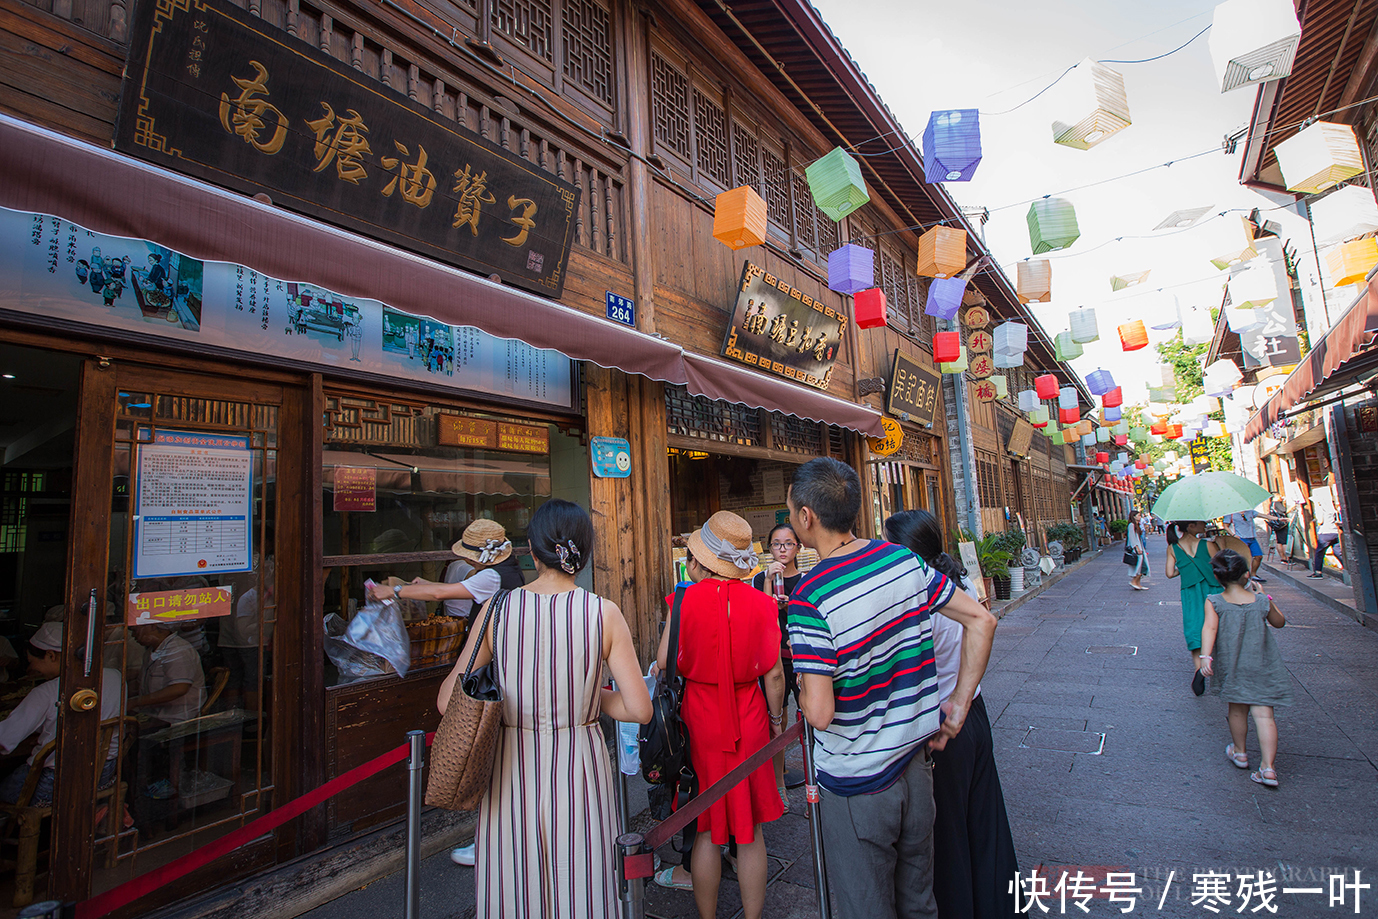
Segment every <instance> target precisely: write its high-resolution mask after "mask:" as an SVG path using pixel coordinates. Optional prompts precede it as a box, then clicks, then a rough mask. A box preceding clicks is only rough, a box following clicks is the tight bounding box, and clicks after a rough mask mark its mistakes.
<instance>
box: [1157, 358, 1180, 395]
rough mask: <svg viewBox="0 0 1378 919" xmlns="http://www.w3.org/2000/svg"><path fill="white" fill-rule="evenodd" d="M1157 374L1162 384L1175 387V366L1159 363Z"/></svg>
mask: <svg viewBox="0 0 1378 919" xmlns="http://www.w3.org/2000/svg"><path fill="white" fill-rule="evenodd" d="M1158 376H1159V378H1160V379H1161V380H1162V381H1163V382H1162V385H1163V386H1165V387H1167V388H1169V389H1175V388H1176V387H1177V368H1176V367H1174V366H1172V365H1171V364H1167V363H1164V364H1159V365H1158Z"/></svg>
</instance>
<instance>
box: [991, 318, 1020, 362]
mask: <svg viewBox="0 0 1378 919" xmlns="http://www.w3.org/2000/svg"><path fill="white" fill-rule="evenodd" d="M994 339H995V351H996V353H997V354H1018V353H1020V352H1022V351H1024V350H1025V349H1026V348H1028V346H1029V327H1028V326H1026V325H1024V323H1022V322H1002V323H1001V324H1000V325H998V326H996V327H995V333H994Z"/></svg>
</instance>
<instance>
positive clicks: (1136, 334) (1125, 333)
mask: <svg viewBox="0 0 1378 919" xmlns="http://www.w3.org/2000/svg"><path fill="white" fill-rule="evenodd" d="M1118 331H1119V333H1120V347H1121V348H1123V349H1124V350H1125V351H1138V350H1139V349H1140V348H1147V347H1148V329H1146V328H1144V322H1143V320H1142V319H1133V320H1131V321H1129V322H1126V323H1124V324H1123V325H1121V326H1120V327H1119V329H1118Z"/></svg>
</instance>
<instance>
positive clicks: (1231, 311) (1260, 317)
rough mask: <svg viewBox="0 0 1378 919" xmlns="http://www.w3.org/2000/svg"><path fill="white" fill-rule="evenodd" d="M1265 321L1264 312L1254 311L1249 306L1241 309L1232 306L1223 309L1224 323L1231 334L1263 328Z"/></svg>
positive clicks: (1265, 315)
mask: <svg viewBox="0 0 1378 919" xmlns="http://www.w3.org/2000/svg"><path fill="white" fill-rule="evenodd" d="M1266 320H1267V313H1266V312H1265V311H1264V310H1256V309H1254V308H1253V307H1251V306H1246V307H1244V308H1243V309H1240V308H1238V307H1233V306H1227V307H1225V323H1226V324H1227V325H1228V326H1229V327H1230V331H1231V332H1251V331H1253V330H1254V329H1259V328H1262V327H1263V324H1264V322H1265V321H1266Z"/></svg>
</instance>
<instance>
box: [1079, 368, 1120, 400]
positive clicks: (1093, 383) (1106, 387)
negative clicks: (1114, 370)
mask: <svg viewBox="0 0 1378 919" xmlns="http://www.w3.org/2000/svg"><path fill="white" fill-rule="evenodd" d="M1086 386H1087V388H1089V389H1090V390H1091V392H1092V394H1094V395H1097V396H1103V395H1105V394H1106V393H1108V392H1109V391H1110V390H1112V389H1114V388H1115V378H1114V377H1112V376H1111V375H1110V371H1108V370H1099V369H1097V370H1092V371H1091V372H1090V373H1088V374H1087V375H1086Z"/></svg>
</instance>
